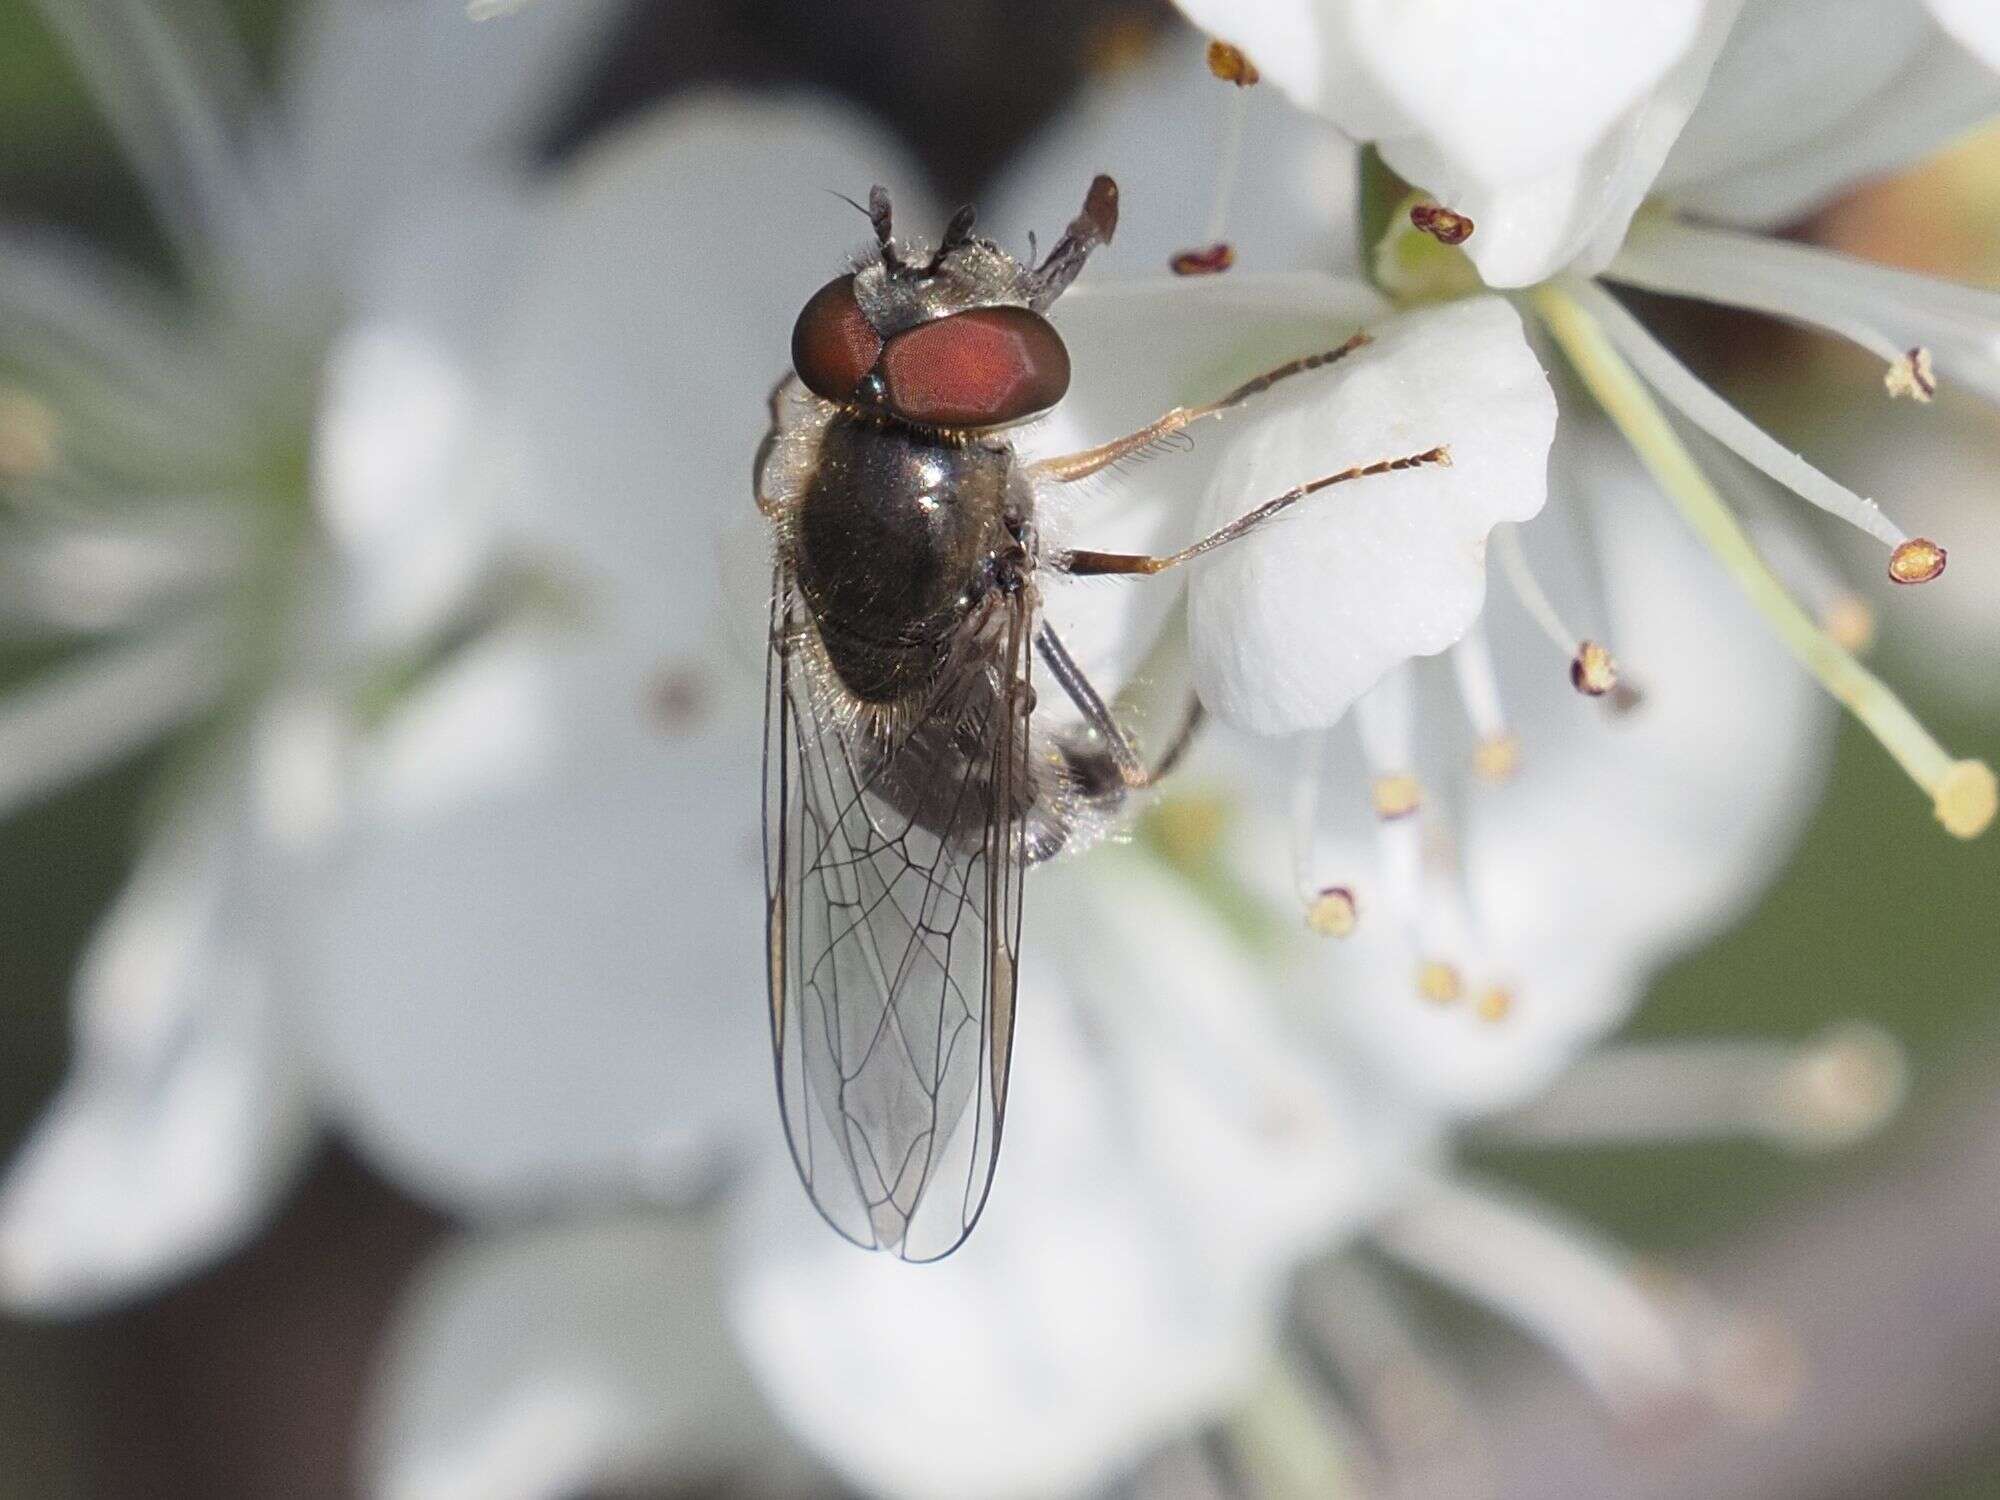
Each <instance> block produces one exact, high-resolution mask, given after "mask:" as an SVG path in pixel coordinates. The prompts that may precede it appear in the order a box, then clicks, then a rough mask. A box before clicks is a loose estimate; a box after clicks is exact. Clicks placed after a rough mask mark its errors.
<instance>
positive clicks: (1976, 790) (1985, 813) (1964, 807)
mask: <svg viewBox="0 0 2000 1500" xmlns="http://www.w3.org/2000/svg"><path fill="white" fill-rule="evenodd" d="M1933 806H1934V807H1935V808H1936V810H1937V820H1938V821H1939V822H1940V823H1942V824H1944V830H1945V832H1946V833H1949V834H1951V835H1952V836H1953V837H1954V838H1961V839H1973V838H1978V837H1979V835H1980V834H1982V833H1984V832H1985V831H1986V827H1987V825H1988V824H1989V823H1991V822H1992V821H1993V813H1994V810H1995V808H1996V806H2000V785H1996V784H1995V782H1994V780H1993V768H1992V767H1991V766H1989V765H1987V764H1986V762H1985V761H1983V760H1956V761H1953V762H1952V763H1951V765H1950V767H1949V768H1948V769H1947V770H1946V771H1945V773H1944V775H1943V776H1942V777H1940V778H1939V780H1938V784H1937V800H1936V802H1935V803H1934V804H1933Z"/></svg>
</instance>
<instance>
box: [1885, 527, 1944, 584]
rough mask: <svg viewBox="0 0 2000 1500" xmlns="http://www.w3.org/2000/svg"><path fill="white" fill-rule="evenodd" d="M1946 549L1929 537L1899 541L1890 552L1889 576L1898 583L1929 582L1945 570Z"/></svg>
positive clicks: (1916, 537)
mask: <svg viewBox="0 0 2000 1500" xmlns="http://www.w3.org/2000/svg"><path fill="white" fill-rule="evenodd" d="M1944 560H1945V550H1944V548H1942V547H1940V546H1939V545H1938V544H1937V543H1936V542H1934V541H1932V540H1931V539H1930V538H1929V537H1924V536H1913V537H1911V538H1910V539H1909V540H1908V541H1903V542H1898V543H1897V544H1896V550H1895V551H1894V552H1891V553H1890V554H1889V577H1890V579H1891V580H1892V581H1894V582H1896V583H1929V582H1930V581H1931V580H1932V579H1933V578H1935V577H1937V576H1938V574H1940V573H1942V572H1943V571H1944Z"/></svg>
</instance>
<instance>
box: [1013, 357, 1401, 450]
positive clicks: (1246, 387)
mask: <svg viewBox="0 0 2000 1500" xmlns="http://www.w3.org/2000/svg"><path fill="white" fill-rule="evenodd" d="M1367 342H1368V335H1367V334H1366V333H1357V334H1355V335H1354V337H1353V338H1351V339H1349V340H1348V341H1347V342H1346V343H1344V344H1342V345H1341V346H1340V347H1339V348H1338V349H1327V350H1324V351H1322V352H1321V353H1318V354H1307V355H1303V356H1301V357H1300V358H1298V359H1294V360H1288V361H1286V362H1285V363H1284V364H1282V365H1279V366H1278V367H1277V368H1276V369H1272V370H1266V371H1265V372H1264V373H1263V374H1262V375H1259V376H1257V377H1256V378H1255V379H1253V380H1246V381H1244V382H1243V384H1241V385H1239V386H1238V387H1236V389H1235V390H1233V391H1231V392H1230V393H1229V394H1228V395H1226V396H1224V397H1222V398H1221V399H1220V400H1217V401H1210V402H1207V403H1206V404H1204V405H1201V406H1176V407H1175V408H1174V409H1173V410H1172V411H1170V412H1168V413H1167V414H1166V415H1165V416H1163V417H1161V418H1159V419H1158V420H1156V421H1153V422H1148V423H1147V424H1146V425H1145V426H1144V427H1141V428H1140V429H1139V430H1138V431H1137V432H1128V433H1127V434H1126V435H1125V436H1124V437H1121V438H1113V439H1112V440H1111V441H1110V442H1108V443H1100V444H1098V445H1097V446H1096V447H1095V448H1085V449H1083V450H1082V451H1081V452H1078V453H1063V454H1058V455H1057V456H1056V457H1054V458H1045V459H1042V460H1040V461H1039V462H1037V463H1032V464H1029V465H1028V474H1029V477H1030V478H1033V479H1048V480H1053V481H1054V482H1055V483H1057V484H1070V483H1073V482H1074V481H1076V480H1078V479H1087V478H1089V477H1090V476H1091V475H1092V474H1095V473H1096V472H1097V471H1098V470H1100V469H1102V468H1105V467H1106V466H1107V465H1110V464H1115V463H1117V462H1118V460H1119V459H1121V458H1127V457H1130V456H1131V455H1132V454H1134V453H1137V452H1139V451H1140V450H1141V449H1142V448H1145V447H1147V446H1148V445H1150V444H1152V443H1157V442H1158V441H1159V440H1160V439H1161V438H1164V437H1171V436H1172V435H1173V434H1174V433H1176V432H1179V431H1180V430H1181V429H1182V428H1183V427H1187V426H1189V425H1191V424H1192V423H1195V422H1199V421H1200V420H1201V419H1202V418H1204V417H1214V416H1220V415H1221V414H1222V413H1223V412H1225V411H1228V410H1229V409H1230V408H1231V407H1234V406H1241V405H1242V404H1243V403H1244V402H1245V401H1248V400H1249V399H1250V398H1251V397H1252V396H1257V395H1262V394H1263V393H1264V392H1265V391H1268V390H1269V389H1270V388H1271V387H1272V386H1274V385H1276V384H1277V383H1278V382H1279V381H1281V380H1287V379H1290V378H1291V377H1292V376H1294V375H1303V374H1305V373H1306V371H1308V370H1318V369H1322V368H1324V367H1325V366H1327V365H1330V364H1332V363H1334V362H1335V361H1336V360H1341V359H1345V358H1346V357H1347V356H1348V355H1350V354H1352V353H1353V352H1354V351H1355V350H1356V349H1359V348H1360V347H1361V346H1362V345H1363V344H1366V343H1367Z"/></svg>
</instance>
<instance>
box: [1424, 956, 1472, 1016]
mask: <svg viewBox="0 0 2000 1500" xmlns="http://www.w3.org/2000/svg"><path fill="white" fill-rule="evenodd" d="M1417 993H1418V994H1419V995H1422V996H1423V997H1424V999H1426V1000H1428V1001H1430V1002H1431V1003H1432V1004H1434V1005H1449V1004H1451V1002H1452V1001H1454V1000H1456V999H1457V998H1458V997H1459V996H1460V995H1462V994H1464V993H1465V981H1464V980H1463V979H1461V978H1460V977H1459V973H1458V970H1457V969H1455V968H1454V967H1452V965H1450V964H1448V963H1444V962H1442V961H1441V960H1439V959H1435V958H1432V959H1426V960H1425V961H1424V962H1423V963H1420V964H1418V965H1417Z"/></svg>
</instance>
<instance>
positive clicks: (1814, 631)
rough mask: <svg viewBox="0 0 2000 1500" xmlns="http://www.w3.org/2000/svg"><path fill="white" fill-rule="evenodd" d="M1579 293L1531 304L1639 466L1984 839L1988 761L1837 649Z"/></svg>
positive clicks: (1935, 802)
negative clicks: (1956, 755) (1949, 745)
mask: <svg viewBox="0 0 2000 1500" xmlns="http://www.w3.org/2000/svg"><path fill="white" fill-rule="evenodd" d="M1576 290H1579V289H1578V288H1575V287H1574V286H1573V285H1569V284H1566V285H1564V286H1557V285H1554V284H1550V285H1544V286H1541V287H1538V288H1536V289H1535V290H1534V291H1533V292H1532V293H1530V297H1531V299H1532V301H1533V302H1534V305H1535V308H1536V310H1537V311H1538V312H1539V313H1540V314H1541V317H1542V320H1543V322H1544V323H1545V324H1546V325H1547V327H1548V329H1549V332H1550V333H1551V334H1552V335H1553V336H1554V338H1555V340H1556V342H1557V343H1558V344H1559V345H1561V347H1562V350H1563V353H1564V354H1565V355H1566V356H1567V357H1568V359H1569V361H1570V364H1571V365H1572V366H1573V367H1574V368H1575V370H1576V372H1577V375H1578V376H1579V377H1580V378H1581V379H1582V381H1583V383H1584V385H1585V386H1586V387H1588V388H1589V390H1590V392H1591V394H1592V395H1593V396H1595V397H1596V398H1597V401H1598V404H1599V405H1601V406H1602V407H1603V408H1604V410H1605V412H1606V413H1607V414H1608V415H1609V416H1610V418H1611V420H1612V421H1613V422H1614V423H1616V424H1617V426H1618V429H1619V431H1620V432H1622V433H1623V434H1624V436H1625V440H1626V441H1627V442H1628V443H1629V444H1631V446H1632V450H1633V451H1634V452H1635V453H1637V454H1638V455H1639V460H1640V462H1641V463H1643V464H1644V465H1645V466H1646V468H1647V470H1648V471H1649V472H1650V473H1651V474H1652V475H1653V478H1654V479H1655V480H1657V481H1658V483H1659V485H1660V487H1661V488H1662V489H1664V490H1665V491H1666V492H1667V495H1668V497H1669V498H1671V499H1672V500H1673V502H1674V504H1675V506H1676V507H1677V508H1678V509H1679V510H1680V513H1681V515H1682V517H1683V518H1684V519H1685V520H1686V521H1687V523H1688V524H1689V525H1690V526H1691V527H1693V528H1694V531H1695V534H1696V535H1697V536H1699V537H1700V538H1701V539H1702V541H1703V542H1704V543H1705V544H1706V545H1707V546H1708V548H1709V550H1710V551H1711V552H1713V553H1714V554H1715V556H1716V559H1717V560H1718V561H1719V562H1721V563H1722V565H1723V566H1724V567H1725V568H1727V569H1728V570H1729V572H1730V574H1731V575H1732V576H1733V577H1734V578H1735V579H1736V581H1737V584H1738V586H1739V587H1741V588H1742V589H1743V591H1744V593H1745V594H1746V595H1748V596H1749V598H1750V601H1751V602H1752V603H1753V604H1755V605H1756V606H1757V608H1758V610H1759V611H1760V612H1762V614H1763V615H1764V617H1765V618H1766V619H1767V620H1769V621H1770V622H1771V625H1772V628H1773V629H1775V630H1776V631H1777V633H1778V636H1779V638H1780V639H1781V640H1783V641H1784V642H1785V644H1786V645H1787V646H1788V647H1790V648H1791V650H1792V653H1793V654H1794V655H1795V656H1797V657H1798V658H1799V660H1800V661H1801V662H1803V663H1804V664H1805V665H1806V667H1807V668H1808V669H1809V670H1810V671H1811V672H1812V673H1813V675H1814V676H1815V677H1817V678H1818V679H1819V680H1820V682H1821V683H1822V684H1823V685H1824V686H1825V688H1826V690H1827V691H1828V692H1829V693H1831V694H1832V695H1833V696H1834V698H1835V699H1836V700H1838V701H1839V702H1841V703H1843V704H1845V705H1846V706H1847V707H1848V709H1849V710H1850V711H1851V712H1852V713H1853V714H1854V716H1855V717H1856V718H1857V719H1859V720H1860V721H1861V722H1862V723H1863V724H1864V725H1865V726H1867V728H1868V730H1869V731H1870V732H1871V733H1872V734H1874V736H1875V737H1876V739H1878V740H1880V741H1881V743H1882V747H1883V748H1884V749H1885V750H1887V751H1888V752H1889V754H1890V755H1892V756H1893V757H1894V758H1895V760H1896V762H1897V764H1898V765H1900V766H1902V768H1903V769H1904V771H1905V772H1907V773H1908V774H1909V776H1910V779H1911V780H1913V781H1915V782H1916V783H1917V785H1918V786H1920V787H1922V788H1923V789H1924V791H1925V792H1927V793H1928V794H1929V795H1930V797H1931V801H1932V806H1933V809H1934V810H1935V812H1936V814H1937V818H1938V821H1939V822H1940V823H1942V824H1943V825H1944V827H1945V829H1946V831H1947V832H1949V833H1951V834H1953V835H1955V836H1956V837H1959V838H1972V837H1974V836H1976V835H1977V834H1979V833H1981V832H1983V831H1984V830H1985V829H1986V827H1987V825H1988V824H1989V823H1991V822H1992V821H1993V814H1994V811H1995V807H1996V804H2000V783H1996V782H1995V780H1994V777H1993V772H1992V770H1991V769H1990V768H1989V767H1988V766H1987V765H1986V764H1985V763H1984V762H1981V761H1976V760H1954V759H1952V757H1951V756H1950V755H1948V754H1947V753H1946V752H1945V750H1944V749H1943V747H1942V746H1940V745H1939V744H1938V742H1937V741H1936V740H1935V739H1933V738H1932V737H1931V735H1930V733H1929V731H1927V730H1926V729H1925V728H1924V727H1923V725H1922V724H1920V723H1919V722H1918V721H1917V718H1916V716H1915V715H1914V714H1912V713H1911V712H1910V711H1909V709H1908V708H1906V707H1905V706H1904V705H1903V702H1902V700H1901V699H1899V698H1897V697H1896V695H1895V694H1894V693H1893V692H1892V691H1890V689H1889V688H1888V686H1887V685H1886V684H1884V683H1883V682H1882V681H1881V680H1880V679H1878V678H1877V677H1876V676H1875V675H1874V674H1873V673H1872V672H1870V671H1869V670H1868V669H1867V668H1866V667H1864V666H1862V665H1861V663H1860V662H1858V661H1856V660H1855V659H1854V658H1853V657H1852V656H1851V655H1849V654H1848V653H1847V652H1846V651H1844V650H1842V649H1841V648H1840V647H1839V646H1838V645H1837V644H1835V643H1834V641H1833V640H1832V639H1831V638H1830V637H1828V636H1827V635H1826V634H1825V632H1823V631H1821V630H1820V629H1819V627H1818V626H1816V625H1815V624H1814V623H1813V622H1812V619H1811V617H1810V616H1808V615H1807V614H1806V612H1805V611H1804V610H1803V609H1801V608H1800V607H1799V605H1798V604H1797V602H1796V601H1794V600H1793V598H1792V597H1791V595H1789V594H1787V593H1786V592H1785V591H1784V589H1783V587H1782V586H1781V585H1780V584H1779V583H1778V581H1777V579H1775V578H1774V577H1772V576H1771V572H1770V570H1769V569H1768V568H1767V567H1765V565H1764V561H1763V559H1762V558H1760V557H1759V556H1758V555H1757V552H1756V549H1755V548H1753V547H1752V546H1751V545H1750V539H1749V538H1748V537H1747V536H1745V535H1744V533H1743V528H1742V526H1741V525H1740V524H1739V523H1738V522H1737V519H1736V517H1735V515H1734V514H1733V513H1732V512H1731V511H1730V509H1729V507H1728V506H1727V504H1725V503H1724V501H1723V499H1722V497H1721V495H1719V494H1717V493H1716V490H1715V487H1714V485H1712V484H1710V483H1709V480H1708V476H1707V475H1706V474H1704V473H1703V472H1702V471H1701V468H1700V467H1699V466H1698V465H1697V464H1696V463H1695V461H1694V458H1693V457H1692V455H1690V454H1689V453H1688V451H1687V448H1686V446H1685V445H1684V444H1683V443H1682V442H1681V440H1680V436H1679V435H1678V434H1677V433H1676V432H1675V431H1674V429H1673V425H1672V423H1670V422H1669V421H1668V420H1667V416H1666V414H1665V413H1664V412H1662V411H1661V410H1660V408H1659V405H1658V403H1657V402H1655V401H1654V400H1653V398H1652V396H1651V394H1650V393H1649V392H1648V391H1647V390H1646V387H1645V385H1644V383H1643V382H1642V381H1641V380H1640V379H1639V376H1638V375H1637V374H1636V373H1635V372H1634V371H1633V369H1632V367H1631V366H1630V365H1629V364H1627V363H1626V362H1625V359H1624V357H1623V356H1622V355H1621V354H1620V353H1619V351H1618V348H1617V346H1616V345H1614V344H1613V343H1612V341H1611V339H1610V337H1609V336H1608V335H1607V334H1606V333H1605V332H1604V330H1603V329H1602V328H1601V327H1600V326H1599V325H1598V323H1597V321H1596V320H1595V319H1594V318H1593V317H1592V316H1591V314H1590V313H1589V312H1588V311H1586V309H1585V307H1584V305H1583V303H1582V302H1581V301H1580V300H1579V299H1578V298H1577V296H1576V295H1574V293H1575V291H1576Z"/></svg>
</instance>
